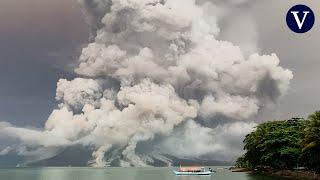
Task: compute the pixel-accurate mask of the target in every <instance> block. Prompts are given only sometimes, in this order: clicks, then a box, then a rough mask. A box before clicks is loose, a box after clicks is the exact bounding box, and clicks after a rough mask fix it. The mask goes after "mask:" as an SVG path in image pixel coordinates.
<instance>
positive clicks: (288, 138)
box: [236, 111, 320, 172]
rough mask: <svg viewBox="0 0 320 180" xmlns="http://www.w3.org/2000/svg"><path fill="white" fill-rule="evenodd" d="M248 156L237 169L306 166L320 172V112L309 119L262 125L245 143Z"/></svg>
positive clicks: (238, 162) (241, 159) (246, 155)
mask: <svg viewBox="0 0 320 180" xmlns="http://www.w3.org/2000/svg"><path fill="white" fill-rule="evenodd" d="M243 142H244V149H245V150H246V153H245V154H244V155H243V156H241V157H240V158H239V159H238V160H237V162H236V166H237V167H246V168H247V167H250V168H256V167H261V166H263V167H266V166H267V167H272V168H276V169H292V168H295V167H297V166H305V167H308V168H309V169H312V170H315V171H316V172H320V111H317V112H315V113H313V114H311V115H310V116H309V117H308V119H299V118H294V119H290V120H284V121H271V122H266V123H263V124H260V125H258V126H257V127H256V129H255V131H253V132H251V133H250V134H248V135H247V136H246V137H245V139H244V141H243Z"/></svg>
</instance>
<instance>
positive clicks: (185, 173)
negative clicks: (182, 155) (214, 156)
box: [173, 171, 212, 176]
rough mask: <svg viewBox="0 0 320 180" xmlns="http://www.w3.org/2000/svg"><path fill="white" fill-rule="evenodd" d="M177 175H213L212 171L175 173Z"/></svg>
mask: <svg viewBox="0 0 320 180" xmlns="http://www.w3.org/2000/svg"><path fill="white" fill-rule="evenodd" d="M173 172H174V174H175V175H178V176H181V175H182V176H210V175H211V174H212V172H211V171H203V172H182V171H173Z"/></svg>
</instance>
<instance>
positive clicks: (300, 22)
mask: <svg viewBox="0 0 320 180" xmlns="http://www.w3.org/2000/svg"><path fill="white" fill-rule="evenodd" d="M302 12H303V18H302V21H300V19H299V16H298V13H299V11H291V14H293V16H294V19H295V20H296V22H297V25H298V27H299V29H301V28H302V26H303V23H304V21H305V20H306V17H307V15H308V14H309V13H310V11H302Z"/></svg>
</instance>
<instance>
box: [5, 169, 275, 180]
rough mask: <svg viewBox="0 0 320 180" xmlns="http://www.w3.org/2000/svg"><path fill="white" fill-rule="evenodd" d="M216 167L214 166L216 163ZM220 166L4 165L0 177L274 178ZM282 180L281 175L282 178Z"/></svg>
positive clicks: (111, 179) (87, 179)
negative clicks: (208, 171) (186, 172)
mask: <svg viewBox="0 0 320 180" xmlns="http://www.w3.org/2000/svg"><path fill="white" fill-rule="evenodd" d="M213 169H214V167H213ZM274 179H275V178H270V177H263V176H250V175H248V174H246V173H233V172H230V171H228V170H225V169H219V170H218V171H217V173H215V174H213V175H212V176H175V175H174V174H173V172H172V169H170V168H19V169H15V168H13V169H0V180H274ZM279 180H280V179H279Z"/></svg>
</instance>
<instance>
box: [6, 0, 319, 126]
mask: <svg viewBox="0 0 320 180" xmlns="http://www.w3.org/2000/svg"><path fill="white" fill-rule="evenodd" d="M299 3H302V4H306V5H308V6H309V7H310V8H311V9H313V11H314V13H315V16H316V22H315V25H314V27H313V29H312V30H311V31H309V32H308V33H305V34H295V33H293V32H291V31H290V30H289V29H288V28H287V26H286V24H285V15H286V13H287V11H288V9H290V8H291V7H292V6H293V5H294V4H299ZM319 12H320V1H316V0H312V1H310V0H308V1H290V0H266V1H261V0H260V1H250V3H248V4H246V5H245V6H243V7H240V8H238V9H235V11H234V13H233V14H232V17H229V18H225V20H223V21H221V22H220V23H221V31H222V32H221V39H225V40H230V41H232V42H234V43H235V44H239V45H240V46H242V47H243V49H246V48H248V49H249V50H248V51H250V48H251V47H248V46H250V45H251V44H256V47H254V48H257V49H259V50H260V52H261V53H267V54H270V53H276V54H277V55H278V56H279V58H280V61H281V65H282V66H283V67H285V68H289V69H290V70H292V71H293V73H294V78H293V80H292V81H291V88H290V90H289V93H288V95H287V96H285V97H284V98H283V99H282V100H281V102H280V105H279V107H278V108H277V110H276V111H275V113H274V114H272V115H269V117H268V118H270V119H271V118H290V117H292V116H305V115H306V114H308V113H310V112H313V111H315V110H317V109H320V106H319V103H318V102H319V100H320V99H319V96H318V94H319V92H320V83H319V75H320V72H319V71H318V68H319V65H320V59H319V55H318V53H319V47H320V23H319V22H318V19H319V18H320V13H319ZM239 16H246V17H248V18H249V19H252V20H253V22H254V23H253V24H250V23H246V22H241V21H237V17H239ZM230 19H232V20H230ZM239 19H242V18H239ZM252 26H253V27H252ZM88 37H89V29H88V26H87V24H86V23H85V20H84V16H83V15H82V12H81V9H80V7H79V5H78V4H77V2H76V1H75V0H68V1H65V0H55V1H52V0H28V1H26V0H23V1H21V0H2V1H0V121H8V122H11V123H12V124H15V125H18V126H35V127H39V128H40V127H43V124H44V122H45V121H46V120H47V117H48V115H49V114H50V113H51V111H52V109H53V107H54V106H55V105H56V104H55V99H54V97H55V90H56V89H55V88H56V83H57V80H58V79H59V78H69V79H70V78H72V77H73V72H72V66H73V65H74V64H75V63H76V61H77V58H78V55H79V54H80V51H81V47H83V46H84V45H85V44H87V42H88ZM252 41H254V42H252ZM248 44H249V45H248Z"/></svg>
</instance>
